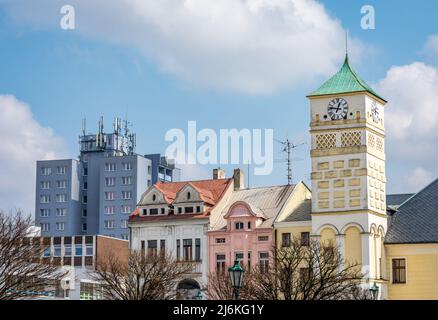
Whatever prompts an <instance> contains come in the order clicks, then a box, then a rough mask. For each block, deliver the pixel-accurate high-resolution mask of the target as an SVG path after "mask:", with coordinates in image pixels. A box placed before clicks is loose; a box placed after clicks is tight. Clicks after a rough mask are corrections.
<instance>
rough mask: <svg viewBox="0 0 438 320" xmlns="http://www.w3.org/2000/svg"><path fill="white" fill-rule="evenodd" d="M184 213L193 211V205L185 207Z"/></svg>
mask: <svg viewBox="0 0 438 320" xmlns="http://www.w3.org/2000/svg"><path fill="white" fill-rule="evenodd" d="M184 213H193V207H185V208H184Z"/></svg>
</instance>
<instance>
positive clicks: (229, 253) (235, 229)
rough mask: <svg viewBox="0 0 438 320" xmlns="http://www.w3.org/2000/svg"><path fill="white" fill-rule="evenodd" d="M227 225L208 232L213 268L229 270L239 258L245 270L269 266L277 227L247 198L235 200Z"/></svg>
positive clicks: (215, 269)
mask: <svg viewBox="0 0 438 320" xmlns="http://www.w3.org/2000/svg"><path fill="white" fill-rule="evenodd" d="M224 218H225V220H226V226H224V227H223V228H221V229H219V230H214V231H209V232H208V241H209V271H210V272H212V273H214V272H216V271H226V270H227V269H228V267H229V266H230V265H232V264H234V261H235V260H238V261H239V262H240V264H241V266H242V267H244V268H245V270H247V269H249V268H252V267H254V266H256V265H258V266H260V267H261V268H267V266H268V265H269V257H270V255H271V250H272V247H273V245H274V242H273V241H274V229H273V228H272V227H271V226H266V225H265V224H264V223H263V222H264V220H265V219H264V217H263V215H261V214H260V213H256V212H254V210H252V209H251V205H250V204H248V203H246V202H244V201H237V202H235V203H233V204H232V205H231V206H230V207H229V210H228V212H227V214H226V215H225V216H224Z"/></svg>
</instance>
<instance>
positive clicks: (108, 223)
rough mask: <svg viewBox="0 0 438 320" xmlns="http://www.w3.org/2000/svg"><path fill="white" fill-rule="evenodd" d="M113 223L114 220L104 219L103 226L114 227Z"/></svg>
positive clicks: (106, 227)
mask: <svg viewBox="0 0 438 320" xmlns="http://www.w3.org/2000/svg"><path fill="white" fill-rule="evenodd" d="M114 227H115V223H114V220H105V221H104V228H105V229H114Z"/></svg>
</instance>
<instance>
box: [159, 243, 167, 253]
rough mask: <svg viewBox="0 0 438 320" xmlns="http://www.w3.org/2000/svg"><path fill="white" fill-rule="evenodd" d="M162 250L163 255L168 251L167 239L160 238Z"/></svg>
mask: <svg viewBox="0 0 438 320" xmlns="http://www.w3.org/2000/svg"><path fill="white" fill-rule="evenodd" d="M160 252H161V254H163V255H164V254H165V253H166V240H160Z"/></svg>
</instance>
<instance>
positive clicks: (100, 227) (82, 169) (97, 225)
mask: <svg viewBox="0 0 438 320" xmlns="http://www.w3.org/2000/svg"><path fill="white" fill-rule="evenodd" d="M121 125H122V123H121V121H120V119H118V118H116V119H115V122H114V126H113V128H114V130H113V132H110V133H105V132H104V130H103V119H102V118H101V119H100V121H99V131H98V133H97V134H86V133H85V122H84V123H83V133H82V135H81V136H80V137H79V145H80V155H79V158H78V159H64V160H44V161H37V165H36V170H37V172H36V201H35V202H36V203H35V224H36V226H39V227H41V234H42V236H46V237H53V236H73V235H90V234H100V235H106V236H110V237H116V238H121V239H128V237H129V231H128V217H129V215H130V213H131V212H132V211H133V210H134V209H135V207H136V205H137V203H138V201H139V200H140V197H141V194H142V193H143V192H144V191H145V190H146V189H147V188H148V187H150V186H151V185H152V184H154V183H156V182H158V181H163V182H172V181H178V179H179V178H178V177H179V170H178V169H176V168H175V164H174V162H173V161H171V160H168V159H166V158H165V157H162V156H161V155H159V154H150V155H139V154H136V153H135V144H136V136H135V134H132V133H130V131H129V129H128V124H127V122H125V125H124V130H123V131H124V132H123V133H122V127H121Z"/></svg>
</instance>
